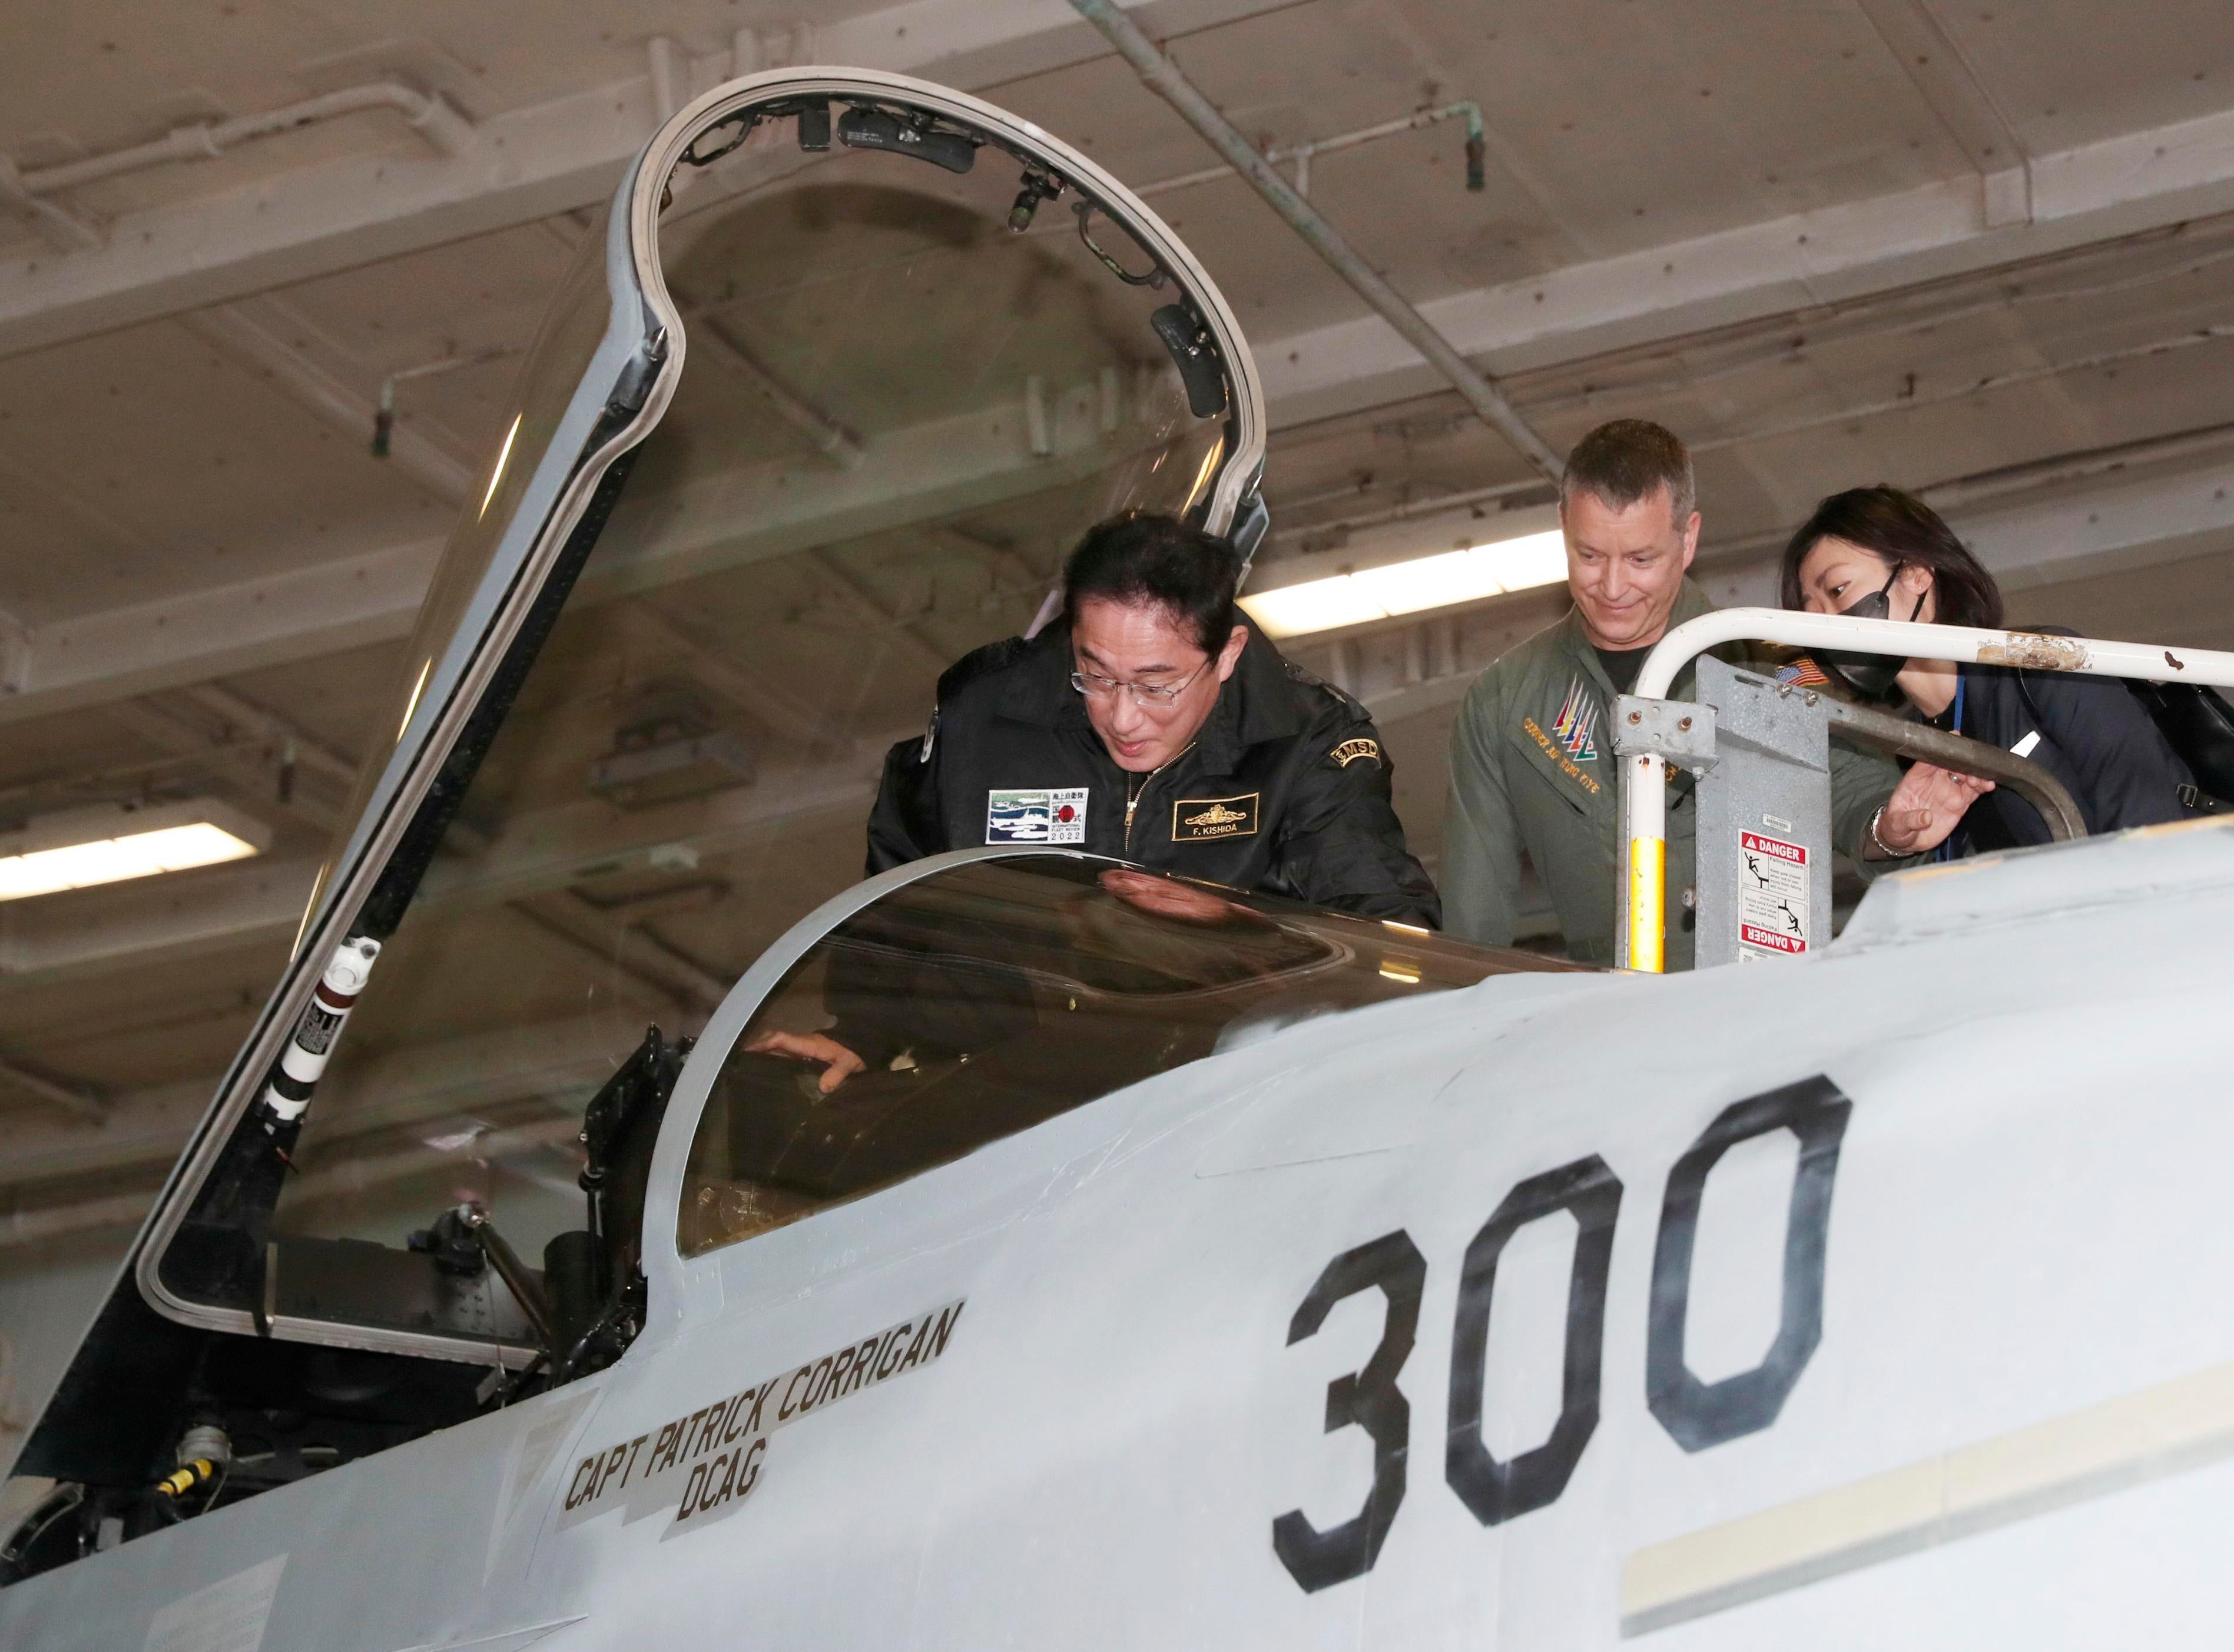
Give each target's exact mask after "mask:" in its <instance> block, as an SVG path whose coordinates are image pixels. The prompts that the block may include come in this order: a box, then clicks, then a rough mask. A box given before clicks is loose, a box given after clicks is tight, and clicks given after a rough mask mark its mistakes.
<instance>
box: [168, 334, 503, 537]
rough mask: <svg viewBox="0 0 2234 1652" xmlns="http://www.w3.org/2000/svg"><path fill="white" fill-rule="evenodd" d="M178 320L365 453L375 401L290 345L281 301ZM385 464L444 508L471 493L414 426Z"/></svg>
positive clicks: (394, 440) (393, 442)
mask: <svg viewBox="0 0 2234 1652" xmlns="http://www.w3.org/2000/svg"><path fill="white" fill-rule="evenodd" d="M183 319H184V322H185V324H186V327H187V328H188V329H189V330H191V331H193V333H195V334H196V335H197V336H199V337H201V338H203V339H205V340H206V341H207V342H208V343H212V344H214V345H215V346H216V347H217V348H218V349H220V350H223V351H225V353H226V354H227V355H230V356H238V357H239V358H240V359H242V360H243V361H245V362H249V363H251V365H253V366H254V367H255V368H257V369H258V370H259V371H260V372H262V373H263V374H264V375H265V376H266V377H267V378H269V379H270V380H271V382H272V383H274V384H276V385H278V387H279V389H282V390H284V392H286V394H287V395H290V396H292V397H293V398H294V399H295V400H296V401H297V402H299V403H300V404H302V405H303V406H304V407H305V408H309V409H310V411H311V412H312V413H315V414H317V415H318V416H319V417H320V418H322V419H323V420H325V421H326V422H327V423H329V424H330V425H333V426H334V427H335V428H337V429H339V430H341V431H343V433H345V434H349V435H353V436H355V437H356V439H357V440H358V441H363V442H364V443H365V444H366V446H367V448H368V450H369V447H370V445H371V441H372V428H373V419H374V415H375V414H376V411H377V408H378V402H376V399H375V397H373V396H371V395H367V394H366V393H365V392H364V390H363V389H362V388H361V387H359V386H357V385H354V384H352V383H350V382H349V379H348V377H347V375H345V373H343V372H341V371H336V366H337V365H338V364H333V363H324V362H317V361H314V360H312V359H311V358H310V356H309V355H308V354H307V353H305V352H304V351H303V350H301V349H297V348H296V346H295V345H293V344H292V343H289V342H288V339H287V336H286V331H287V330H288V328H287V324H288V323H289V322H290V321H291V320H295V321H296V323H297V327H300V326H302V325H303V323H300V322H299V319H298V318H296V317H294V312H293V310H291V308H290V307H289V306H288V305H286V304H284V302H283V301H281V300H279V299H278V298H273V297H265V298H262V299H259V300H256V301H254V302H253V303H251V304H223V305H219V307H218V308H216V309H214V310H199V311H197V312H196V313H194V314H193V315H190V316H187V317H184V318H183ZM388 462H389V464H391V465H393V466H394V467H395V468H396V469H397V470H398V471H400V472H401V473H402V474H404V475H405V476H408V477H409V478H410V479H411V480H413V481H414V482H415V483H417V484H418V485H419V486H421V487H422V488H424V489H425V490H426V491H427V492H428V493H431V494H433V495H434V497H435V498H436V499H439V500H443V501H444V502H445V503H447V504H450V505H457V504H461V503H462V502H463V501H464V500H466V499H467V497H468V496H469V495H470V494H471V493H472V492H473V486H474V476H473V467H471V466H470V465H468V464H467V462H466V461H465V460H463V459H462V458H461V457H460V456H459V455H458V454H456V453H454V452H453V451H452V450H451V449H450V448H449V447H447V445H446V444H444V443H442V442H440V441H435V440H434V439H431V438H429V437H428V436H427V435H426V434H423V433H422V432H421V431H420V430H419V429H417V428H415V427H414V426H413V425H410V424H400V425H398V426H397V427H396V428H395V431H394V432H393V433H392V434H390V436H389V453H388Z"/></svg>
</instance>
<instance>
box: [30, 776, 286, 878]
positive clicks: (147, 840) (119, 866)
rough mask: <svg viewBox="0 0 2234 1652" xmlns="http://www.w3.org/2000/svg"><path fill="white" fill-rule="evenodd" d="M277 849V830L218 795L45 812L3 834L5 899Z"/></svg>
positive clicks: (142, 876)
mask: <svg viewBox="0 0 2234 1652" xmlns="http://www.w3.org/2000/svg"><path fill="white" fill-rule="evenodd" d="M270 847H271V828H270V827H268V826H265V825H264V823H263V822H261V821H260V820H254V819H250V818H249V817H248V816H247V815H245V814H243V813H241V812H240V811H239V810H238V809H235V808H230V807H228V806H225V804H223V803H219V802H218V801H217V800H214V799H212V798H198V799H195V800H193V801H191V802H186V803H161V804H152V805H149V806H147V807H144V808H132V807H129V806H125V805H122V804H107V805H104V806H101V807H98V808H90V809H71V810H69V811H67V812H66V813H59V814H49V815H41V816H38V817H37V818H36V819H32V820H31V821H29V823H28V824H26V825H24V826H22V827H19V828H18V829H17V830H16V831H14V832H9V833H0V901H10V900H23V899H26V898H29V897H30V896H33V895H51V894H54V893H56V892H57V891H61V890H65V889H90V888H92V887H93V886H94V885H97V884H114V883H121V882H122V881H124V880H125V879H126V878H152V877H154V875H155V874H156V873H158V872H184V871H186V869H187V868H189V867H192V866H214V865H219V864H221V863H222V862H225V861H227V860H245V859H247V858H248V857H249V856H251V855H258V854H262V853H263V852H265V850H266V849H269V848H270Z"/></svg>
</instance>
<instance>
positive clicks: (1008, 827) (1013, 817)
mask: <svg viewBox="0 0 2234 1652" xmlns="http://www.w3.org/2000/svg"><path fill="white" fill-rule="evenodd" d="M1087 792H1088V787H1083V786H1061V787H1046V788H1031V787H1027V788H1024V789H1022V790H1014V791H996V792H988V793H985V841H986V842H987V843H1084V842H1085V841H1086V794H1087Z"/></svg>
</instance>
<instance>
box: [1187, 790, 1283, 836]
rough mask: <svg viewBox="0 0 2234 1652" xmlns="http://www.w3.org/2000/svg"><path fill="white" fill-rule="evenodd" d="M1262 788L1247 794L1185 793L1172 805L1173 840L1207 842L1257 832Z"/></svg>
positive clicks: (1252, 834) (1255, 833)
mask: <svg viewBox="0 0 2234 1652" xmlns="http://www.w3.org/2000/svg"><path fill="white" fill-rule="evenodd" d="M1263 795H1264V793H1261V792H1251V793H1248V794H1247V795H1246V796H1244V797H1183V798H1181V799H1180V800H1179V801H1178V802H1176V803H1174V804H1173V805H1172V841H1173V843H1207V842H1210V841H1212V840H1214V839H1218V838H1253V837H1255V836H1256V835H1257V800H1259V799H1260V798H1261V797H1262V796H1263Z"/></svg>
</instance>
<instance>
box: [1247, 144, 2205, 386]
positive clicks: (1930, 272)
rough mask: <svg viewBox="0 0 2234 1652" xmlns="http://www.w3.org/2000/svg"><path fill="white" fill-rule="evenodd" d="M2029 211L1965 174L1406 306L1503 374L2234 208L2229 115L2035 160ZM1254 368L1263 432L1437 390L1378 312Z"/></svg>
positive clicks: (1261, 355)
mask: <svg viewBox="0 0 2234 1652" xmlns="http://www.w3.org/2000/svg"><path fill="white" fill-rule="evenodd" d="M2028 165H2029V175H2030V179H2031V191H2032V213H2031V218H2030V219H2029V220H2028V221H2026V222H2018V223H2006V224H2003V223H1996V222H1989V212H1988V210H1987V199H1986V194H1985V189H1984V186H1983V182H1982V180H1980V179H1979V178H1978V177H1977V176H1976V175H1972V174H1965V175H1963V177H1960V178H1956V179H1950V180H1943V181H1941V182H1937V183H1931V184H1926V185H1923V186H1919V187H1917V188H1913V189H1908V190H1903V191H1900V192H1898V193H1893V194H1889V195H1879V196H1874V197H1871V198H1868V199H1861V200H1852V201H1845V202H1841V203H1840V204H1839V205H1838V206H1828V207H1824V208H1821V209H1819V210H1818V211H1814V212H1796V213H1793V214H1790V215H1788V216H1787V217H1783V218H1777V219H1767V220H1765V221H1762V222H1760V223H1754V224H1745V225H1736V226H1734V227H1733V228H1730V229H1727V230H1721V231H1717V232H1714V233H1711V234H1708V235H1702V236H1698V237H1695V238H1691V239H1689V240H1684V241H1677V242H1669V243H1666V244H1664V245H1659V246H1655V247H1649V248H1645V249H1643V250H1642V251H1636V252H1629V253H1623V254H1621V255H1619V256H1617V257H1613V258H1597V259H1592V260H1589V261H1586V262H1584V263H1580V264H1568V265H1566V266H1564V267H1563V268H1560V269H1556V270H1550V271H1545V272H1544V273H1543V274H1541V275H1538V276H1533V277H1531V278H1527V279H1525V280H1520V281H1512V282H1506V283H1504V284H1500V285H1498V286H1493V287H1482V288H1476V289H1473V290H1472V291H1464V292H1456V293H1451V294H1448V295H1447V296H1445V297H1440V298H1436V299H1434V300H1431V301H1429V302H1427V303H1424V304H1421V305H1420V306H1419V308H1420V312H1421V315H1422V316H1424V317H1426V318H1427V322H1428V323H1429V324H1430V325H1432V326H1433V327H1434V329H1435V330H1437V331H1438V332H1440V333H1441V334H1442V335H1443V336H1445V337H1446V338H1448V339H1449V340H1450V341H1451V343H1453V345H1455V346H1456V347H1457V348H1458V349H1460V350H1461V351H1462V352H1464V353H1465V354H1466V355H1467V356H1473V357H1476V358H1482V357H1487V358H1489V359H1490V361H1491V362H1492V363H1493V367H1494V369H1495V370H1496V371H1497V372H1499V373H1500V374H1503V375H1508V376H1509V375H1512V374H1514V373H1517V372H1521V371H1530V370H1533V369H1538V368H1543V367H1550V366H1555V365H1558V364H1560V363H1562V362H1571V361H1574V360H1576V359H1578V357H1582V356H1594V355H1597V354H1600V353H1602V352H1605V351H1610V350H1615V349H1628V348H1630V347H1634V346H1638V345H1645V344H1650V343H1656V342H1660V341H1665V340H1668V339H1672V338H1679V337H1683V336H1688V335H1689V334H1692V333H1695V332H1698V331H1700V330H1703V329H1707V328H1710V327H1719V326H1726V325H1729V324H1732V323H1740V322H1745V321H1752V320H1758V319H1760V318H1763V317H1771V316H1777V315H1783V314H1788V313H1790V312H1793V311H1795V310H1804V309H1806V308H1809V307H1811V306H1813V305H1817V304H1826V303H1832V302H1836V301H1840V300H1845V299H1852V298H1856V297H1864V296H1866V295H1870V294H1874V293H1879V292H1886V291H1892V290H1894V289H1896V288H1899V287H1903V286H1908V285H1911V284H1915V283H1917V282H1922V281H1927V280H1934V279H1937V278H1943V277H1946V276H1953V275H1961V274H1965V273H1971V272H1976V271H1982V270H1988V269H1991V268H1994V267H1996V266H1997V265H2000V264H2008V263H2013V262H2015V261H2018V260H2021V259H2025V258H2038V257H2043V256H2047V255H2048V254H2052V253H2056V252H2061V251H2068V250H2070V249H2072V248H2074V247H2078V246H2083V245H2089V244H2092V243H2094V242H2099V241H2105V240H2109V239H2112V238H2115V237H2118V236H2123V235H2130V234H2134V233H2137V232H2143V231H2148V230H2156V229H2162V228H2165V227H2166V226H2169V225H2174V224H2178V223H2181V222H2184V221H2185V220H2188V219H2195V218H2200V217H2207V216H2211V215H2213V214H2217V213H2221V212H2229V211H2234V110H2221V111H2219V112H2218V113H2216V114H2206V115H2201V116H2198V117H2197V118H2195V119H2193V120H2190V121H2178V122H2176V123H2174V124H2172V125H2170V126H2165V127H2153V128H2151V129H2148V130H2146V131H2140V132H2132V133H2126V134H2123V135H2121V136H2119V137H2114V138H2106V139H2102V140H2099V141H2096V142H2093V143H2087V144H2080V145H2077V146H2075V147H2072V148H2068V149H2062V150H2058V151H2055V152H2054V153H2048V154H2043V155H2036V156H2034V157H2033V158H2032V159H2031V160H2030V161H2029V163H2028ZM1257 360H1258V362H1259V364H1260V366H1261V367H1262V369H1263V371H1264V393H1265V396H1266V399H1267V401H1268V402H1270V403H1271V408H1272V412H1273V415H1274V423H1275V425H1276V426H1279V425H1288V424H1297V423H1303V422H1308V421H1311V420H1315V419H1321V418H1328V417H1331V416H1334V415H1338V414H1342V413H1347V412H1350V411H1353V410H1355V409H1356V408H1365V407H1376V406H1380V405H1382V404H1384V403H1387V402H1395V401H1400V400H1402V399H1404V398H1406V397H1408V396H1414V395H1422V394H1426V393H1428V392H1430V391H1433V390H1434V389H1438V388H1440V387H1439V385H1438V382H1437V381H1436V378H1435V375H1434V374H1433V373H1431V372H1430V371H1429V370H1428V369H1427V368H1426V367H1425V366H1424V365H1423V364H1422V363H1421V362H1420V360H1419V359H1418V357H1417V356H1415V355H1414V353H1413V351H1412V349H1411V347H1410V346H1409V345H1408V344H1407V343H1405V342H1404V341H1403V340H1402V339H1401V338H1400V337H1398V336H1396V334H1395V332H1394V331H1393V330H1391V329H1390V328H1389V327H1388V325H1387V323H1384V322H1382V320H1381V319H1380V318H1379V317H1374V316H1367V317H1359V318H1357V319H1355V320H1353V321H1347V322H1337V323H1331V324H1329V325H1328V326H1325V327H1320V328H1315V329H1312V330H1309V331H1307V332H1303V333H1298V334H1294V335H1291V336H1289V337H1287V338H1284V339H1280V340H1277V341H1271V342H1264V341H1259V342H1258V343H1257Z"/></svg>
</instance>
